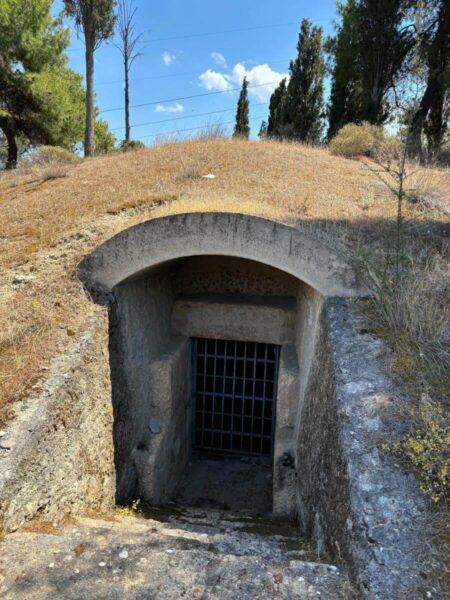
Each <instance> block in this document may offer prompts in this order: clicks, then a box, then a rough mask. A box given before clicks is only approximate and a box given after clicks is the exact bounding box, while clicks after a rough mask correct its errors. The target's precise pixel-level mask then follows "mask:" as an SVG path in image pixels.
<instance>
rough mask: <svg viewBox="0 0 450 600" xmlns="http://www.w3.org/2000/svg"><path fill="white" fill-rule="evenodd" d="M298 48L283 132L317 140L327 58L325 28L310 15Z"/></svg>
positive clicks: (302, 140) (321, 121)
mask: <svg viewBox="0 0 450 600" xmlns="http://www.w3.org/2000/svg"><path fill="white" fill-rule="evenodd" d="M297 51H298V55H297V58H296V60H295V61H292V62H291V65H290V69H289V70H290V75H291V76H290V79H289V84H288V86H287V95H286V103H285V104H286V106H285V114H284V117H283V120H284V123H283V130H284V132H283V133H284V135H285V137H287V138H288V139H293V140H298V141H300V142H305V143H310V144H317V143H319V141H320V138H321V135H322V128H323V116H324V115H323V113H324V106H323V79H324V76H325V62H324V58H323V40H322V29H321V28H320V27H315V26H313V25H312V23H311V22H310V21H309V20H308V19H303V21H302V24H301V28H300V35H299V38H298V44H297Z"/></svg>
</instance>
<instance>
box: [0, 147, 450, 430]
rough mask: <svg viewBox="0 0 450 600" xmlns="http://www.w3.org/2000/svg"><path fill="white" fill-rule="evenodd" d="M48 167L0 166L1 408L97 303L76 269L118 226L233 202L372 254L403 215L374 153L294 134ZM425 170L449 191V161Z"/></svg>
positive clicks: (441, 192) (419, 184)
mask: <svg viewBox="0 0 450 600" xmlns="http://www.w3.org/2000/svg"><path fill="white" fill-rule="evenodd" d="M46 168H49V167H48V166H47V165H45V166H44V167H40V168H39V167H36V166H33V167H28V168H25V169H22V170H18V171H16V172H13V173H11V172H10V173H3V174H1V175H0V208H1V211H2V220H1V223H0V412H1V411H3V417H4V418H5V414H6V413H7V412H10V411H9V408H10V407H11V406H12V405H13V404H12V403H13V402H14V401H16V400H19V399H20V398H22V397H23V396H24V395H26V394H27V393H28V392H29V390H30V388H31V387H33V386H34V385H36V384H37V383H38V381H39V379H40V378H41V377H42V376H43V374H44V373H45V369H46V368H47V367H48V364H49V361H50V360H51V358H52V356H55V355H56V354H57V353H58V352H60V351H61V349H62V348H63V347H64V344H66V343H67V341H68V337H70V335H71V333H78V332H81V331H82V330H83V328H84V326H85V324H86V322H87V318H88V317H89V316H90V315H92V314H93V313H94V312H95V311H97V310H100V309H99V308H98V307H96V306H94V305H93V304H92V303H91V302H89V301H88V300H87V299H86V298H85V296H84V294H83V291H82V289H81V286H80V285H79V283H78V282H77V281H76V279H75V278H74V276H73V273H74V270H75V267H76V264H77V263H78V261H79V260H80V259H81V257H82V256H83V255H85V254H86V253H88V252H90V251H91V250H92V249H93V248H94V247H95V246H96V245H97V244H98V243H100V242H101V241H103V240H105V239H107V238H108V237H110V236H112V235H113V234H114V233H116V232H118V231H119V230H121V229H123V228H125V227H128V226H130V225H132V224H134V223H137V222H139V221H142V220H145V219H148V218H153V217H157V216H162V215H165V214H169V213H177V212H185V211H197V210H208V211H211V210H218V211H224V210H230V211H237V212H242V213H251V214H257V215H261V216H267V217H270V218H274V219H277V220H280V221H285V222H288V223H291V224H295V225H297V226H301V227H304V228H307V229H310V230H312V231H314V232H315V235H317V236H321V237H322V238H323V239H324V240H325V242H326V243H330V244H339V245H341V246H342V247H343V248H345V249H346V250H348V251H349V253H350V254H358V253H360V252H361V250H365V251H366V250H367V249H370V251H371V253H372V254H375V255H376V254H377V253H381V252H382V250H381V249H382V244H383V243H384V241H385V239H386V238H388V237H389V235H390V232H391V230H392V226H393V223H394V219H395V215H396V205H395V200H394V199H393V197H392V194H391V193H390V192H389V191H388V189H387V188H386V186H384V185H383V184H382V182H381V181H380V180H379V178H378V177H377V176H376V175H375V174H374V173H373V172H372V171H371V170H370V169H369V168H367V164H365V163H364V162H358V161H351V160H346V159H343V158H340V157H336V156H331V155H330V154H329V153H328V151H327V150H324V149H314V148H307V147H303V146H300V145H297V144H280V143H276V142H263V143H251V142H250V143H249V142H245V141H239V140H227V139H220V138H219V139H214V138H213V139H204V140H199V141H191V142H188V143H174V142H172V143H166V144H161V145H159V146H157V147H155V148H152V149H143V150H137V151H135V152H129V153H118V154H115V155H111V156H103V157H97V158H93V159H89V160H84V161H80V162H77V163H74V164H71V165H69V166H65V167H64V168H65V169H68V170H67V172H66V174H65V176H64V177H58V178H54V177H53V178H50V179H48V178H45V177H44V179H46V180H45V181H43V173H45V169H46ZM39 169H40V170H39ZM207 174H213V175H214V176H215V177H214V179H206V178H204V175H207ZM424 182H426V186H425V187H426V189H427V191H426V193H427V194H429V193H431V192H430V190H431V189H432V190H433V194H435V195H436V197H445V195H446V194H447V197H448V195H450V178H449V176H448V172H447V171H443V170H441V171H435V170H433V171H431V170H429V171H426V176H424V175H422V176H421V177H419V175H417V178H416V183H415V186H416V188H417V189H419V188H423V187H424V185H425V183H424ZM421 193H423V190H422V191H421ZM406 217H407V219H408V220H409V222H410V223H412V224H413V225H414V227H416V228H417V227H422V226H423V227H425V225H426V226H427V227H429V226H432V225H433V224H435V223H438V222H439V221H440V220H442V216H441V215H439V214H438V213H430V212H428V213H427V212H425V211H424V209H423V208H422V206H421V205H420V204H419V203H416V204H408V205H407V207H406ZM17 277H19V281H18V282H17V281H15V278H16V279H17ZM21 277H22V280H20V278H21ZM24 278H25V279H24ZM0 421H1V418H0Z"/></svg>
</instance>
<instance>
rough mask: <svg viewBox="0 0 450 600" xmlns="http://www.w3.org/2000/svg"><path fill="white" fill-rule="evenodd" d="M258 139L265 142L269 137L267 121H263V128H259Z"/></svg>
mask: <svg viewBox="0 0 450 600" xmlns="http://www.w3.org/2000/svg"><path fill="white" fill-rule="evenodd" d="M258 137H259V139H260V140H265V139H266V137H267V121H263V122H262V123H261V127H260V128H259V133H258Z"/></svg>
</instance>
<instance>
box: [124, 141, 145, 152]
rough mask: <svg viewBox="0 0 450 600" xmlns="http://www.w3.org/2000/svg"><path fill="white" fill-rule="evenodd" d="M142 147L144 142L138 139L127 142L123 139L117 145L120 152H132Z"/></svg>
mask: <svg viewBox="0 0 450 600" xmlns="http://www.w3.org/2000/svg"><path fill="white" fill-rule="evenodd" d="M144 148H145V144H144V143H143V142H141V141H140V140H129V141H128V142H127V141H125V140H124V141H123V142H122V143H121V144H120V147H119V149H120V151H121V152H132V151H133V150H143V149H144Z"/></svg>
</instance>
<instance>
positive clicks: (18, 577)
mask: <svg viewBox="0 0 450 600" xmlns="http://www.w3.org/2000/svg"><path fill="white" fill-rule="evenodd" d="M258 526H259V527H258ZM264 527H269V528H271V529H272V531H273V532H274V533H275V532H277V535H272V536H267V535H260V534H258V533H251V523H248V522H247V521H245V520H244V521H242V519H240V518H239V517H236V516H233V515H232V514H229V513H228V514H226V513H220V512H211V511H209V512H206V511H201V512H199V511H192V510H190V511H185V512H184V513H183V514H179V515H178V516H173V517H170V518H169V520H168V522H160V521H156V520H144V519H137V518H132V517H120V520H118V522H111V521H99V520H91V519H80V520H79V523H78V524H75V525H70V526H68V527H66V529H65V530H64V532H63V534H62V535H42V534H33V533H15V534H12V535H10V536H7V538H6V540H5V541H4V542H3V543H2V544H0V596H1V597H2V599H3V600H80V599H81V598H82V599H83V600H100V599H103V600H123V599H124V598H126V599H127V600H131V599H133V600H147V599H150V598H152V599H155V600H179V599H180V598H187V599H189V600H191V599H192V600H207V599H211V600H212V599H216V600H254V599H256V598H261V599H262V598H268V599H273V600H280V599H285V600H294V599H298V600H312V599H315V600H316V599H317V598H324V599H327V600H337V599H338V598H349V597H350V596H349V584H348V581H347V578H346V576H345V573H344V572H342V571H341V569H338V568H337V567H335V566H333V565H326V564H320V563H314V562H308V561H310V560H311V558H309V557H308V552H307V551H305V550H302V549H301V546H300V543H299V541H298V540H297V539H295V538H294V537H293V536H292V533H289V531H286V530H285V528H284V527H280V528H279V529H277V525H276V524H269V525H267V524H264V523H257V524H255V531H258V528H263V529H264ZM243 529H244V531H243ZM313 560H314V559H313Z"/></svg>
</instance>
